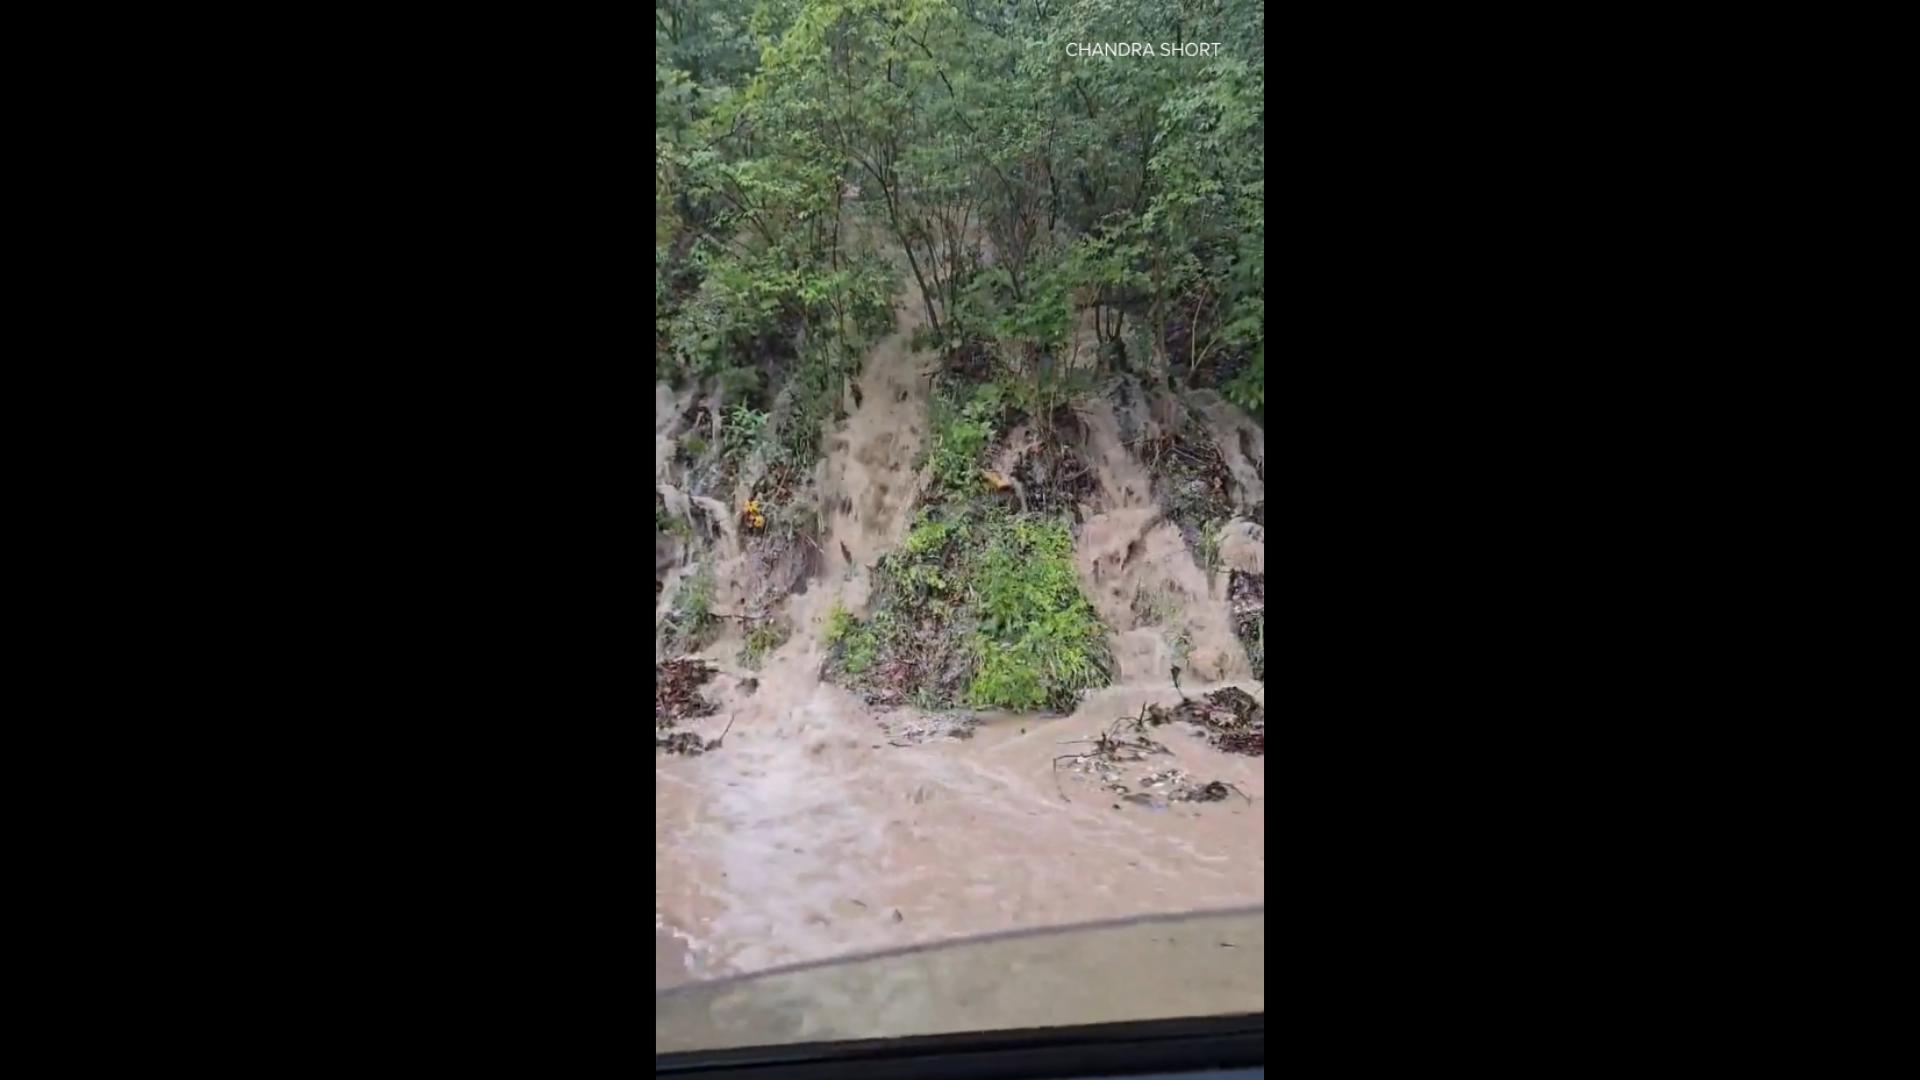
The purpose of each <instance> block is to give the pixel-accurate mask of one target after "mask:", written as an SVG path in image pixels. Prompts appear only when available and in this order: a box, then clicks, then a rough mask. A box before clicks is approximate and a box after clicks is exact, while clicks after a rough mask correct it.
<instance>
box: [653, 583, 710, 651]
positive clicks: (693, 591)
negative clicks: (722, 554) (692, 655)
mask: <svg viewBox="0 0 1920 1080" xmlns="http://www.w3.org/2000/svg"><path fill="white" fill-rule="evenodd" d="M713 590H714V582H713V564H712V563H707V562H703V563H701V564H700V566H699V568H698V569H696V570H695V571H694V572H693V574H692V576H690V577H688V578H687V579H686V580H685V581H683V582H681V584H680V590H679V591H678V592H676V593H675V594H674V597H673V608H672V610H670V611H668V612H667V618H666V626H665V632H666V637H665V641H666V651H667V654H668V655H669V656H675V655H679V654H682V653H688V652H692V651H693V650H695V649H698V648H700V647H701V646H703V645H705V644H706V643H707V642H709V641H712V640H713V638H714V636H715V634H716V633H717V632H718V631H719V629H720V620H719V619H718V618H716V617H715V616H714V614H713Z"/></svg>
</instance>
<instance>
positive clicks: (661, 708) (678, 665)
mask: <svg viewBox="0 0 1920 1080" xmlns="http://www.w3.org/2000/svg"><path fill="white" fill-rule="evenodd" d="M714 670H715V669H714V668H713V667H711V666H709V665H707V664H705V663H702V662H701V661H699V660H691V659H681V660H669V661H667V662H666V663H664V664H659V665H656V667H655V668H654V683H653V729H654V738H653V746H654V749H655V750H664V751H666V752H667V753H669V754H687V755H690V756H691V755H694V754H702V753H705V752H706V751H708V750H718V749H719V748H720V744H721V742H722V740H724V739H725V738H726V737H727V732H728V731H732V730H733V720H732V718H731V717H729V718H728V720H727V726H726V729H725V730H723V731H721V732H720V737H719V738H717V739H709V740H703V739H701V738H700V736H698V735H696V734H694V733H693V732H691V731H676V730H674V728H675V727H676V726H677V724H678V723H679V721H681V720H689V719H692V718H694V717H699V716H710V715H712V713H713V711H714V704H713V702H711V701H709V700H707V699H706V697H704V696H703V695H702V694H701V693H700V692H699V688H700V686H701V685H702V684H704V683H706V682H707V681H708V680H709V679H711V678H713V676H714Z"/></svg>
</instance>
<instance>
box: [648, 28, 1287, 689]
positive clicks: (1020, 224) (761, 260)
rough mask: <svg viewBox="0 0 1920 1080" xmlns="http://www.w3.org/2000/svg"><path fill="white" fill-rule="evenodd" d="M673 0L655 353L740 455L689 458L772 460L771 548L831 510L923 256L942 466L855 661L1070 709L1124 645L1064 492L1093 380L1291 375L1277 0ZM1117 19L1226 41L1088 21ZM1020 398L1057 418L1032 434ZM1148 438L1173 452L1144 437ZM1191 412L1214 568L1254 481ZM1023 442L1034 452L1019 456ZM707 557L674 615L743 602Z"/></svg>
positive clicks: (913, 298) (1173, 384) (1037, 421)
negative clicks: (872, 382)
mask: <svg viewBox="0 0 1920 1080" xmlns="http://www.w3.org/2000/svg"><path fill="white" fill-rule="evenodd" d="M654 13H655V30H656V33H655V54H654V55H655V80H654V94H655V117H656V120H655V131H654V148H655V163H656V164H655V170H656V171H655V191H656V202H655V209H654V220H655V252H654V259H655V313H656V316H657V322H658V324H659V326H660V327H661V328H662V330H661V333H660V335H659V337H658V340H657V342H656V348H655V361H654V363H655V373H656V378H658V379H659V380H661V381H664V382H668V383H671V384H673V385H675V386H678V387H686V386H688V385H689V384H697V385H698V387H699V393H698V394H696V395H695V402H696V404H695V405H694V406H693V408H695V409H707V410H710V411H709V412H706V413H700V414H698V415H701V416H706V417H708V418H709V419H712V418H717V419H718V420H719V424H718V435H717V436H715V435H713V434H712V433H711V432H712V428H706V431H707V432H708V434H706V435H705V436H704V438H702V437H698V436H693V435H688V436H685V437H684V438H683V441H682V449H683V451H685V452H687V453H689V454H691V455H693V456H694V457H695V458H698V457H699V456H700V455H701V454H703V453H704V454H707V455H708V456H709V457H710V458H712V459H713V460H714V461H715V462H716V464H714V465H713V466H712V467H711V468H706V467H703V468H701V469H698V470H695V471H696V472H697V473H698V475H697V476H693V477H692V478H691V482H689V483H685V484H682V485H681V486H682V487H683V488H684V489H685V490H687V491H688V492H689V493H691V494H695V495H701V496H708V495H712V496H715V497H719V498H721V499H722V501H723V502H727V503H728V504H729V505H733V504H734V500H733V498H732V496H733V495H734V493H735V490H736V488H744V489H745V491H744V494H745V495H747V496H750V497H751V498H752V499H753V500H755V501H754V503H753V504H752V505H754V506H756V507H757V508H759V509H758V510H756V511H755V513H756V514H758V513H760V512H762V511H763V512H764V527H762V525H761V524H760V523H759V521H758V519H757V518H755V517H750V518H748V521H749V524H750V526H751V532H752V534H753V535H752V539H751V540H750V543H751V544H753V545H755V547H754V551H755V553H756V555H759V556H765V555H766V552H767V550H768V548H769V547H770V546H771V545H774V544H775V543H776V542H777V543H787V544H790V545H792V547H793V548H795V549H797V548H799V546H800V545H799V540H798V538H799V537H800V536H802V535H806V536H808V537H809V538H811V536H812V534H813V533H815V532H817V530H818V526H819V520H820V511H819V508H817V507H816V506H814V505H812V504H811V502H810V496H811V491H810V485H811V483H812V480H811V478H812V477H813V476H814V475H816V474H815V473H814V471H813V468H812V467H813V465H814V463H815V462H816V461H817V460H818V458H819V457H820V455H821V453H822V451H823V447H824V445H825V444H826V443H827V442H828V441H829V432H831V431H832V429H833V425H834V424H835V423H836V422H838V421H839V420H840V419H842V415H841V411H840V410H841V409H842V408H843V405H842V402H843V401H845V400H847V395H848V386H849V383H850V381H852V380H854V379H856V378H858V376H859V374H860V362H861V358H862V357H863V356H865V355H866V354H867V351H868V350H869V349H870V347H871V346H872V344H873V342H874V341H875V340H876V339H878V338H879V337H880V336H882V335H884V334H886V333H889V332H890V331H891V330H892V329H893V328H894V326H895V325H896V313H895V298H896V297H898V296H900V295H902V293H903V291H904V290H905V287H906V286H908V285H912V286H914V287H915V288H913V289H912V290H911V291H910V292H907V293H906V295H907V298H908V302H910V303H912V304H914V305H915V307H916V311H915V315H916V316H918V318H917V319H916V321H917V322H919V323H921V324H923V325H921V326H919V328H918V329H917V330H916V331H915V333H914V335H913V338H912V345H913V348H914V349H916V350H919V349H926V350H931V351H935V352H937V353H938V357H939V359H938V363H937V365H934V370H932V371H931V372H929V373H928V374H930V376H931V377H932V378H933V380H934V386H935V387H936V388H937V394H936V395H935V401H934V405H933V409H932V412H931V415H929V416H928V418H927V421H928V424H927V428H926V430H925V440H924V446H925V454H926V457H925V459H924V461H923V462H922V464H924V465H925V466H926V467H927V468H928V471H929V473H930V474H931V478H932V479H931V483H930V484H929V486H928V489H927V490H926V491H925V492H924V493H923V494H922V499H923V505H922V507H921V510H922V514H921V517H920V519H919V520H918V521H917V522H916V524H915V525H914V527H913V529H912V531H911V533H910V534H909V535H908V536H907V538H906V541H905V543H904V545H903V547H902V548H901V550H899V551H898V552H895V553H893V554H891V555H888V556H887V557H886V558H885V559H884V560H883V561H882V563H881V564H880V566H879V567H878V569H877V571H876V574H875V581H874V590H873V593H872V596H871V605H872V606H871V611H872V614H871V616H870V617H869V618H867V619H864V620H856V619H854V618H852V617H851V616H850V615H848V614H847V613H846V612H844V611H836V612H833V613H831V614H830V615H829V617H828V622H827V627H826V631H825V632H826V639H827V644H828V646H829V652H830V656H829V668H830V670H831V672H832V673H834V674H835V675H836V677H839V678H841V679H842V680H843V681H846V682H848V683H849V684H852V685H856V686H859V687H861V688H862V689H863V690H865V691H867V692H868V693H870V694H874V695H879V696H889V697H890V698H891V699H893V700H907V699H909V698H911V699H912V700H916V701H920V702H922V703H945V704H947V705H953V704H961V703H965V704H973V705H980V706H995V707H1008V708H1022V709H1024V708H1038V707H1043V706H1046V707H1054V708H1060V707H1065V706H1066V705H1068V704H1070V703H1071V701H1072V700H1073V698H1074V696H1075V695H1076V694H1077V693H1078V692H1079V691H1080V690H1082V689H1084V688H1086V687H1088V686H1093V685H1098V684H1099V683H1101V682H1102V681H1104V680H1105V679H1106V678H1107V674H1106V669H1107V666H1108V659H1107V653H1106V645H1105V642H1104V637H1103V631H1102V628H1101V627H1100V624H1099V623H1098V621H1097V619H1096V618H1095V616H1094V613H1093V610H1092V608H1091V607H1090V605H1088V603H1087V601H1086V599H1085V598H1084V597H1082V596H1081V595H1080V593H1079V589H1078V585H1077V577H1076V575H1075V573H1074V566H1073V560H1072V555H1071V541H1070V538H1069V534H1068V526H1067V525H1066V524H1065V523H1064V521H1063V520H1061V519H1060V518H1059V517H1058V516H1057V515H1058V514H1059V513H1060V512H1061V511H1064V510H1067V509H1071V508H1072V507H1073V506H1075V505H1076V503H1077V501H1078V500H1080V499H1082V498H1084V496H1085V493H1086V492H1087V491H1088V490H1089V489H1090V488H1091V486H1092V485H1093V484H1094V482H1095V481H1094V479H1093V475H1094V470H1092V469H1090V468H1089V467H1088V463H1087V462H1085V461H1082V460H1080V459H1079V458H1078V457H1077V451H1076V450H1075V449H1074V446H1075V445H1076V444H1077V443H1078V440H1076V439H1075V438H1074V437H1073V433H1074V430H1075V429H1076V427H1077V425H1079V424H1080V423H1081V420H1080V419H1079V418H1078V417H1076V415H1075V412H1074V410H1073V409H1072V408H1071V405H1072V403H1073V402H1074V401H1075V399H1076V398H1079V397H1083V396H1085V395H1087V394H1089V393H1094V392H1106V391H1109V390H1111V389H1112V388H1114V387H1117V386H1128V387H1132V388H1133V391H1132V392H1134V393H1138V394H1144V396H1145V397H1146V398H1147V399H1149V404H1151V405H1152V406H1153V407H1154V408H1156V409H1158V408H1159V407H1160V406H1162V405H1165V404H1167V403H1168V402H1167V398H1168V397H1169V396H1170V395H1171V394H1173V393H1174V392H1176V391H1179V390H1181V389H1183V388H1186V387H1209V388H1216V389H1218V390H1219V391H1220V392H1221V393H1223V394H1224V395H1225V396H1226V397H1227V398H1228V399H1229V400H1231V401H1234V402H1236V403H1237V404H1238V405H1240V406H1241V407H1242V408H1245V409H1248V410H1250V411H1253V412H1255V413H1256V414H1257V413H1258V412H1259V411H1260V410H1261V409H1263V408H1264V405H1265V402H1264V392H1263V389H1262V385H1261V378H1262V376H1263V368H1264V355H1265V347H1264V341H1265V299H1264V297H1265V281H1264V274H1265V270H1264V244H1265V197H1266V192H1265V175H1264V174H1265V156H1264V155H1265V147H1264V125H1265V113H1264V103H1263V96H1264V93H1265V52H1264V49H1265V43H1264V40H1263V36H1264V23H1265V15H1264V4H1263V3H1262V2H1260V0H1060V2H1058V3H1032V4H1028V3H1019V4H1012V3H1000V2H994V0H698V2H695V0H656V3H655V9H654ZM1098 41H1155V42H1169V43H1179V44H1186V43H1196V42H1205V43H1209V44H1210V45H1214V46H1215V47H1214V48H1209V49H1208V50H1207V55H1204V56H1199V55H1183V56H1154V57H1145V58H1131V59H1125V60H1122V59H1117V58H1089V57H1082V56H1076V55H1071V54H1070V53H1069V51H1068V50H1069V46H1072V45H1078V44H1082V43H1086V42H1098ZM869 389H871V388H870V387H869ZM1135 401H1136V403H1137V402H1138V398H1135ZM1174 404H1175V405H1176V407H1177V402H1176V403H1174ZM1155 415H1159V414H1158V413H1156V414H1155ZM1020 427H1024V428H1025V429H1026V431H1027V432H1028V433H1029V435H1030V436H1031V440H1030V442H1023V444H1022V445H1021V446H1019V447H1008V446H1006V445H1005V443H1004V441H1003V440H1005V439H1006V438H1007V437H1008V435H1009V433H1010V432H1012V431H1013V430H1015V429H1016V428H1020ZM1125 438H1126V439H1127V440H1128V441H1129V445H1130V446H1131V447H1132V449H1133V450H1134V452H1136V453H1140V454H1141V456H1142V457H1143V458H1145V457H1147V454H1146V453H1145V452H1144V448H1143V447H1142V445H1141V442H1142V440H1144V438H1145V436H1144V435H1142V436H1141V438H1139V439H1136V438H1135V433H1131V432H1129V433H1126V435H1125ZM1166 438H1167V439H1168V440H1169V441H1168V443H1167V445H1166V446H1165V447H1161V448H1156V452H1155V454H1154V455H1153V458H1154V462H1155V465H1156V471H1155V479H1154V484H1155V488H1156V493H1157V496H1158V497H1159V498H1161V499H1162V500H1163V501H1166V502H1167V503H1168V504H1169V505H1170V508H1171V509H1170V516H1172V517H1173V518H1174V519H1175V520H1176V521H1178V522H1179V523H1180V527H1181V529H1182V532H1183V534H1185V535H1186V538H1187V542H1188V544H1189V545H1190V546H1191V547H1192V548H1193V550H1194V551H1195V553H1196V558H1200V559H1203V560H1204V561H1206V562H1208V563H1209V564H1210V565H1211V564H1212V563H1214V562H1217V550H1215V549H1212V548H1205V549H1204V550H1203V545H1206V544H1211V543H1212V542H1213V540H1212V536H1211V534H1212V533H1213V532H1214V531H1217V530H1216V526H1217V522H1218V521H1219V520H1224V519H1225V518H1226V517H1228V516H1229V515H1230V514H1231V513H1232V512H1233V507H1232V505H1231V501H1230V499H1229V497H1228V494H1227V488H1226V486H1225V483H1224V480H1223V477H1224V469H1223V468H1222V467H1221V464H1220V462H1219V460H1218V458H1219V454H1218V452H1217V449H1216V450H1212V454H1211V456H1208V453H1207V451H1208V450H1209V449H1212V448H1211V447H1210V445H1209V446H1207V447H1201V446H1199V444H1198V442H1197V441H1194V440H1192V439H1190V437H1189V436H1188V435H1187V434H1186V433H1185V432H1180V433H1177V434H1176V436H1168V437H1166ZM706 439H712V440H713V441H715V442H716V443H717V444H718V446H717V447H712V448H710V447H708V446H707V443H706V441H705V440H706ZM1175 442H1177V443H1178V445H1174V443H1175ZM715 449H717V450H718V451H719V453H718V454H717V455H716V454H714V453H713V451H714V450H715ZM1160 449H1164V450H1165V451H1166V453H1165V454H1164V455H1163V454H1161V453H1160V452H1159V450H1160ZM1001 450H1011V451H1013V452H1014V453H1013V454H1012V455H1011V458H1010V460H1013V461H1015V464H1014V465H1013V466H1012V467H1011V469H1010V471H1011V472H1013V473H1015V474H1016V475H1014V476H1009V477H1005V478H994V479H992V480H989V479H988V478H987V476H986V475H985V474H984V470H985V469H986V467H987V466H988V463H989V461H997V460H1000V459H999V458H998V456H997V452H998V451H1001ZM1163 457H1164V461H1163V460H1162V459H1163ZM1182 470H1184V471H1182ZM722 488H724V489H725V490H721V489H722ZM1016 508H1017V509H1019V510H1020V511H1021V512H1020V513H1018V514H1016V513H1014V510H1015V509H1016ZM823 546H830V545H823ZM817 554H819V555H824V556H826V558H827V559H829V560H834V562H833V565H836V566H837V565H843V564H842V563H840V562H839V561H838V560H840V559H841V558H842V556H841V555H840V554H839V553H838V552H828V551H821V552H818V553H817ZM790 561H791V560H790ZM703 572H704V573H705V574H706V584H705V593H704V596H705V597H706V599H704V600H702V599H701V596H702V595H703V594H702V593H701V591H700V589H699V588H697V587H696V580H697V577H696V579H689V581H688V582H687V584H686V586H684V587H683V588H682V590H681V594H680V595H678V596H676V598H675V611H674V615H673V617H672V620H671V621H672V627H671V630H672V632H673V634H674V635H675V636H676V640H682V641H684V640H696V639H700V638H701V637H702V636H703V635H710V634H711V632H712V626H711V624H712V622H713V619H712V616H711V615H710V613H709V612H708V610H707V608H708V607H709V606H710V604H711V594H712V588H713V587H712V580H711V574H712V571H711V568H710V567H706V568H703ZM848 572H849V573H852V572H853V571H852V570H851V569H849V570H848ZM755 629H756V630H757V629H758V628H755ZM748 644H749V647H750V650H751V651H753V652H754V653H755V655H757V656H764V655H765V654H766V652H767V651H769V650H770V649H771V648H774V647H777V645H769V644H767V643H766V640H762V641H761V642H760V645H759V646H758V647H755V646H754V641H753V640H752V632H751V631H750V633H749V643H748ZM743 656H744V654H743Z"/></svg>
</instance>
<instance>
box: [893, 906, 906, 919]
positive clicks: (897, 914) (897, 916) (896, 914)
mask: <svg viewBox="0 0 1920 1080" xmlns="http://www.w3.org/2000/svg"><path fill="white" fill-rule="evenodd" d="M893 921H894V922H906V921H907V917H906V916H905V915H902V914H900V909H899V908H894V909H893Z"/></svg>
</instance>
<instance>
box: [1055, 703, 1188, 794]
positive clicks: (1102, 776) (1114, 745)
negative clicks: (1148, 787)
mask: <svg viewBox="0 0 1920 1080" xmlns="http://www.w3.org/2000/svg"><path fill="white" fill-rule="evenodd" d="M1130 722H1134V721H1133V718H1132V717H1125V716H1123V717H1121V718H1120V719H1118V720H1116V721H1114V722H1113V723H1112V724H1111V725H1109V726H1108V728H1107V730H1105V731H1103V732H1101V733H1100V734H1099V735H1096V736H1094V737H1093V738H1092V739H1090V740H1089V739H1069V740H1067V742H1066V743H1063V744H1062V745H1067V744H1071V743H1076V742H1092V743H1093V749H1091V750H1087V751H1083V752H1081V753H1077V754H1061V755H1059V756H1058V757H1056V758H1054V759H1053V774H1054V775H1053V786H1054V789H1055V790H1057V791H1059V792H1060V797H1061V798H1062V799H1065V800H1066V801H1067V802H1072V801H1073V800H1072V799H1069V798H1067V791H1066V789H1065V788H1063V787H1061V786H1060V763H1061V762H1063V761H1070V762H1072V763H1073V764H1071V765H1069V766H1068V768H1070V769H1072V770H1074V771H1075V772H1080V773H1086V774H1089V775H1092V776H1094V777H1097V778H1098V780H1099V782H1100V786H1101V787H1102V788H1106V789H1109V790H1117V791H1121V792H1124V791H1126V790H1127V789H1126V785H1125V784H1123V783H1121V780H1122V779H1123V773H1122V770H1121V769H1120V766H1121V765H1123V764H1126V763H1130V762H1135V761H1145V760H1147V758H1148V756H1149V755H1153V754H1170V753H1172V751H1171V750H1168V749H1167V748H1166V747H1164V746H1162V745H1160V744H1159V743H1157V742H1154V741H1153V740H1152V739H1149V738H1147V737H1146V736H1145V735H1138V734H1136V735H1135V736H1134V737H1132V738H1128V737H1127V736H1125V735H1116V734H1115V732H1116V731H1118V730H1119V728H1120V726H1121V725H1122V724H1126V723H1130ZM1139 730H1140V728H1139V727H1138V726H1137V724H1136V726H1135V728H1134V731H1135V732H1138V731H1139Z"/></svg>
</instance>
